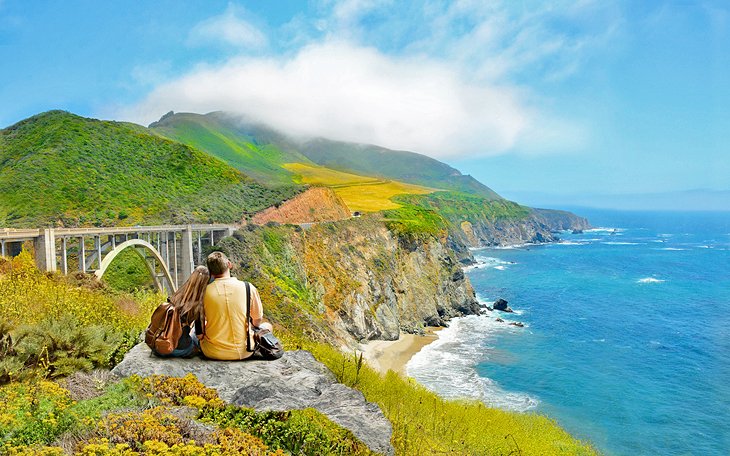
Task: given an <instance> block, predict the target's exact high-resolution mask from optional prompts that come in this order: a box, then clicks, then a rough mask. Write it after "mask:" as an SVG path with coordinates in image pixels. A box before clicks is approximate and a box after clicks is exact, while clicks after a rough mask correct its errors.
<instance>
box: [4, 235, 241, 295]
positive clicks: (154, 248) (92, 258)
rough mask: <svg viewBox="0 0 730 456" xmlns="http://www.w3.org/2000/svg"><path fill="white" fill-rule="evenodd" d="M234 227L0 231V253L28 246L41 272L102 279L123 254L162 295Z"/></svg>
mask: <svg viewBox="0 0 730 456" xmlns="http://www.w3.org/2000/svg"><path fill="white" fill-rule="evenodd" d="M236 228H237V227H236V226H235V225H163V226H134V227H110V228H41V229H31V230H24V229H21V230H15V229H7V228H3V229H0V249H1V250H0V253H1V254H2V255H3V256H6V255H15V254H17V253H18V252H19V251H20V249H21V248H22V245H23V243H25V242H27V241H31V242H32V245H33V249H34V250H35V258H36V262H37V264H38V267H39V269H41V270H43V271H60V272H62V273H63V274H68V273H70V272H75V271H83V272H94V273H95V274H96V275H97V276H98V277H102V276H103V275H104V273H105V272H106V271H107V269H108V267H109V265H110V264H111V263H112V261H114V258H116V257H117V255H119V254H120V253H121V252H122V251H124V250H126V249H133V250H134V251H135V252H136V253H137V254H138V255H139V256H140V257H141V258H142V259H144V260H145V263H146V264H147V268H148V270H149V272H150V275H151V276H152V278H153V279H154V282H155V285H156V286H157V288H158V289H159V290H160V291H166V292H167V293H173V292H174V291H175V290H177V287H178V286H179V285H180V284H182V283H183V282H184V281H185V280H186V279H187V278H188V277H189V276H190V274H191V273H192V271H193V269H194V267H195V264H202V263H203V261H204V258H203V249H205V248H208V247H211V246H214V245H216V243H217V242H218V241H220V240H221V239H222V238H223V237H226V236H230V235H231V234H233V231H234V230H235V229H236Z"/></svg>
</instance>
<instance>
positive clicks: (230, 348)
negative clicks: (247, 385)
mask: <svg viewBox="0 0 730 456" xmlns="http://www.w3.org/2000/svg"><path fill="white" fill-rule="evenodd" d="M207 264H208V267H207V268H206V267H205V266H198V267H197V268H195V270H194V271H193V273H192V274H191V275H190V278H189V279H188V280H187V281H185V283H184V284H183V285H182V286H181V287H180V289H179V290H177V291H176V292H175V293H173V295H172V296H170V298H169V301H170V303H172V304H173V305H174V306H175V308H176V309H178V314H179V315H180V323H181V326H182V336H180V339H179V341H178V344H177V347H176V349H175V350H173V352H172V353H170V354H169V355H160V354H158V356H164V357H190V356H193V355H195V354H197V353H199V352H200V351H201V350H202V352H203V354H204V355H205V356H206V357H208V358H211V359H220V360H241V359H246V358H249V357H250V356H251V355H253V352H252V351H249V348H250V349H251V350H253V347H254V341H253V332H254V329H255V328H256V329H258V328H265V329H268V330H271V329H272V328H271V324H270V323H265V322H263V316H264V309H263V306H262V304H261V298H260V297H259V292H258V290H257V289H256V287H254V286H253V285H251V284H247V283H246V282H242V281H240V280H238V279H237V278H235V277H231V267H232V265H231V262H230V261H229V260H228V258H226V256H225V255H224V254H223V253H221V252H213V253H211V254H210V255H209V256H208V259H207ZM211 276H212V277H213V279H214V280H213V281H212V282H210V283H208V282H209V280H210V277H211ZM247 286H248V287H249V290H248V293H247V292H246V287H247ZM247 305H248V306H249V313H250V317H251V321H250V322H249V321H248V316H247V312H246V307H247ZM249 323H250V324H249ZM193 326H194V327H195V335H192V334H191V327H193ZM156 354H157V353H156Z"/></svg>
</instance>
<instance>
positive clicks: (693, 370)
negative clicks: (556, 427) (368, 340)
mask: <svg viewBox="0 0 730 456" xmlns="http://www.w3.org/2000/svg"><path fill="white" fill-rule="evenodd" d="M574 212H576V213H578V214H579V215H582V216H586V217H588V218H589V220H590V221H591V223H592V225H593V226H595V227H599V228H596V229H593V230H590V231H586V232H584V233H582V234H572V233H567V232H566V233H563V234H562V235H561V238H562V242H560V243H557V244H548V245H540V246H534V245H533V246H515V247H513V248H501V249H480V250H475V251H474V252H473V253H474V256H475V258H476V259H477V260H478V261H479V264H478V265H477V266H475V267H470V268H467V271H468V272H467V274H468V276H469V278H470V280H471V282H472V284H473V286H474V288H475V290H476V292H477V295H478V298H479V300H480V301H481V302H482V303H485V304H491V302H492V301H494V300H495V299H497V298H504V299H506V300H507V301H509V305H510V306H511V307H512V309H514V310H515V313H503V312H498V311H494V312H486V315H482V316H469V317H463V318H457V319H455V320H453V322H452V323H451V325H450V326H449V327H448V328H446V329H444V330H442V331H440V332H439V339H438V340H437V341H435V342H434V343H432V344H430V345H428V346H426V347H425V348H424V349H423V350H421V351H420V352H419V353H418V354H416V355H415V356H414V357H413V358H412V359H411V361H410V362H409V363H408V365H407V372H408V374H409V375H410V376H412V377H414V378H415V379H416V380H418V381H419V382H420V383H422V384H423V385H425V386H426V387H428V388H430V389H432V390H434V391H436V392H437V393H439V394H441V395H442V396H444V397H450V398H456V397H467V398H474V399H479V400H482V401H483V402H485V403H486V404H489V405H491V406H495V407H500V408H503V409H508V410H516V411H521V412H527V413H530V412H536V413H540V414H546V415H548V416H550V417H551V418H554V419H555V420H556V421H557V422H558V423H559V424H560V425H561V426H563V427H564V428H565V429H566V430H567V431H568V432H570V433H571V434H572V435H574V436H576V437H578V438H580V439H585V440H588V441H590V442H591V443H592V444H593V445H594V446H595V447H596V448H598V449H599V450H600V451H601V452H604V453H605V454H609V455H690V454H691V455H729V454H730V213H659V212H654V213H651V212H649V213H641V212H617V211H602V210H588V209H574ZM497 317H501V318H502V319H504V320H505V321H504V322H497V321H496V318H497ZM510 322H522V323H524V324H525V327H524V328H519V327H516V326H511V325H509V323H510ZM434 366H438V368H436V369H435V368H434Z"/></svg>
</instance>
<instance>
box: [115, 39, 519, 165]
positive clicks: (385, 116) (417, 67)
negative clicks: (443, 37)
mask: <svg viewBox="0 0 730 456" xmlns="http://www.w3.org/2000/svg"><path fill="white" fill-rule="evenodd" d="M171 109H172V110H175V111H191V112H209V111H214V110H226V111H232V112H238V113H243V114H246V115H248V116H251V117H254V118H256V119H259V120H261V121H263V122H265V123H268V124H271V125H273V126H275V127H277V128H280V129H282V130H284V131H287V132H290V133H293V134H298V135H306V136H324V137H328V138H333V139H341V140H347V141H355V142H364V143H374V144H379V145H382V146H385V147H390V148H396V149H408V150H415V151H419V152H423V153H427V154H430V155H433V156H439V157H445V156H453V155H459V154H466V153H469V154H471V153H484V154H489V153H494V152H500V151H504V150H506V149H509V148H510V147H512V146H513V145H514V144H515V143H516V141H517V139H518V137H519V136H520V134H522V133H523V132H524V131H525V129H526V128H528V127H529V125H530V122H531V117H532V116H531V114H530V110H529V109H527V108H526V107H525V106H524V105H523V102H522V100H521V99H520V94H519V92H518V91H517V90H515V89H513V88H510V87H507V86H504V87H499V86H485V85H476V84H473V83H471V82H469V81H468V80H466V79H465V78H463V77H462V76H460V75H459V73H458V71H455V70H454V69H453V68H451V67H450V66H449V65H447V64H444V63H443V62H439V61H432V60H428V59H422V58H393V57H389V56H387V55H384V54H382V53H381V52H379V51H377V50H375V49H372V48H364V47H360V46H355V45H352V44H348V43H342V42H339V43H332V42H328V43H322V44H317V45H311V46H309V47H306V48H304V49H302V50H301V51H300V52H299V53H298V54H296V55H294V56H293V57H292V58H245V59H243V58H241V59H234V60H232V61H230V62H228V63H226V64H225V65H223V66H220V67H206V68H200V69H198V70H196V71H193V72H192V73H190V74H188V75H186V76H184V77H182V78H180V79H178V80H175V81H172V82H169V83H167V84H164V85H162V86H159V87H157V88H156V89H155V90H154V91H153V92H152V93H151V94H150V95H149V96H148V97H147V99H146V100H144V101H143V102H142V103H140V104H139V105H137V106H134V107H132V108H130V109H128V110H127V111H126V112H124V113H123V117H125V118H127V119H129V120H135V121H141V122H144V123H148V122H150V121H152V120H156V119H157V118H158V117H159V116H160V115H161V114H162V113H164V112H167V111H169V110H171Z"/></svg>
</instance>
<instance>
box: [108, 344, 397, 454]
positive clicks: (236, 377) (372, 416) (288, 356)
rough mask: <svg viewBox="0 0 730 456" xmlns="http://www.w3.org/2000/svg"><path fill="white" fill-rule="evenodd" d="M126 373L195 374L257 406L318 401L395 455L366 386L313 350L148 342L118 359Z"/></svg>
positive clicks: (227, 395)
mask: <svg viewBox="0 0 730 456" xmlns="http://www.w3.org/2000/svg"><path fill="white" fill-rule="evenodd" d="M112 372H113V373H115V374H116V375H118V376H120V377H128V376H130V375H134V374H137V375H139V376H142V377H146V376H149V375H155V374H159V375H169V376H171V377H183V376H185V375H187V374H193V375H195V376H196V377H197V378H198V380H200V381H201V382H202V383H203V384H205V385H206V386H208V387H210V388H215V389H216V390H217V391H218V395H219V396H220V398H221V399H223V400H224V401H226V402H229V403H231V404H236V405H242V406H245V407H250V408H253V409H255V410H259V411H263V410H281V411H283V410H294V409H304V408H309V407H312V408H314V409H317V410H319V411H320V412H322V413H323V414H325V415H327V417H329V418H330V419H331V420H332V421H334V422H335V423H337V424H339V425H340V426H342V427H344V428H347V429H349V430H350V431H352V433H353V434H355V436H357V437H358V438H359V439H360V440H362V441H363V443H365V444H366V445H367V446H368V447H370V449H371V450H373V451H377V452H379V453H383V454H387V455H392V454H394V450H393V447H392V446H391V444H390V437H391V434H392V432H393V430H392V427H391V425H390V422H389V421H388V420H387V419H386V418H385V416H384V415H383V412H382V411H381V410H380V408H379V407H378V406H377V405H376V404H373V403H372V402H368V401H366V400H365V397H364V396H363V395H362V393H361V392H359V391H357V390H355V389H352V388H349V387H347V386H345V385H343V384H341V383H337V381H336V380H335V377H334V375H333V374H332V372H330V371H329V369H327V367H326V366H325V365H324V364H322V363H320V362H319V361H317V360H316V359H315V358H314V356H312V354H311V353H310V352H308V351H304V350H298V351H291V352H286V353H285V354H284V356H283V357H282V358H281V359H278V360H276V361H259V360H247V361H213V360H209V359H202V358H192V359H180V358H167V359H162V358H157V357H155V356H154V355H152V353H151V352H150V349H149V348H148V347H147V346H146V345H145V344H143V343H141V344H138V345H137V346H135V347H134V348H133V349H132V350H130V352H129V353H127V355H126V356H125V357H124V360H123V361H122V362H121V363H120V364H119V365H117V366H116V367H115V368H114V369H113V370H112Z"/></svg>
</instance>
